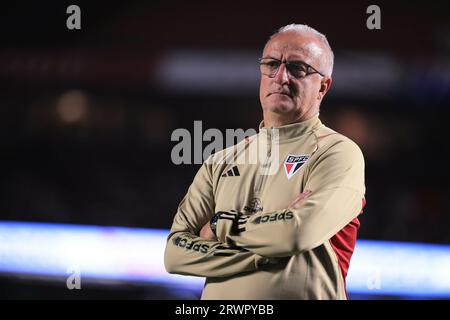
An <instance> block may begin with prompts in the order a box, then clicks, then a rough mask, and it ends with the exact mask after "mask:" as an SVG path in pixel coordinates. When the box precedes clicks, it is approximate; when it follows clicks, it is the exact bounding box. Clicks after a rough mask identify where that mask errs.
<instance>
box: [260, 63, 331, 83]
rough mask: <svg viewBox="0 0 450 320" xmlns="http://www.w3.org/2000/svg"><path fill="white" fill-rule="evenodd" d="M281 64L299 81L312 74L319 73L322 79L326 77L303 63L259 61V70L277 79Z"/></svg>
mask: <svg viewBox="0 0 450 320" xmlns="http://www.w3.org/2000/svg"><path fill="white" fill-rule="evenodd" d="M281 64H284V65H285V66H286V70H287V71H288V72H289V74H290V75H292V76H293V77H294V78H297V79H299V78H303V77H306V76H309V75H310V74H314V73H318V74H320V75H321V76H322V77H325V75H324V74H323V73H321V72H319V71H317V70H316V69H315V68H313V67H312V66H310V65H309V64H307V63H306V62H303V61H281V60H278V59H273V58H261V59H259V68H260V70H261V73H262V74H263V75H266V76H268V77H270V78H273V77H275V75H276V74H277V72H278V69H279V68H280V66H281Z"/></svg>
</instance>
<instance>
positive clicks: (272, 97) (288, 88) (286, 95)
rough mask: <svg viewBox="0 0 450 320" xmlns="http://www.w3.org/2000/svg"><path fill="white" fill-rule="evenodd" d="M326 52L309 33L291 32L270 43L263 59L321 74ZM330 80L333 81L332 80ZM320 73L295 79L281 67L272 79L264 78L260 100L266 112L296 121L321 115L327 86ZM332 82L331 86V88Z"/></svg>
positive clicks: (283, 66)
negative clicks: (301, 64)
mask: <svg viewBox="0 0 450 320" xmlns="http://www.w3.org/2000/svg"><path fill="white" fill-rule="evenodd" d="M323 50H325V49H323V48H322V46H321V44H320V42H319V40H318V39H316V38H315V37H314V36H313V35H310V34H307V33H297V32H293V31H288V32H284V33H280V34H277V35H276V36H275V37H274V38H272V40H270V41H269V43H267V45H266V47H265V49H264V52H263V56H262V58H263V59H265V58H273V59H277V60H281V61H302V62H305V63H307V64H309V65H310V66H312V67H313V68H315V69H317V70H318V71H320V72H323V70H321V65H322V64H321V63H320V62H321V57H322V55H323ZM328 79H329V78H328ZM326 80H327V78H325V79H324V78H323V77H322V76H321V75H319V74H318V73H314V74H310V75H306V76H304V77H300V78H295V77H294V76H292V75H291V74H289V73H288V72H287V70H286V65H285V64H281V65H280V67H279V69H278V72H277V73H276V74H275V76H273V77H272V78H271V77H269V76H267V75H263V74H261V83H260V90H259V98H260V100H261V105H262V108H263V110H264V112H273V113H278V114H289V115H290V116H291V117H293V118H295V119H296V120H304V119H308V118H310V117H312V116H313V115H315V114H316V113H317V112H319V106H320V101H321V100H322V98H323V96H324V94H325V92H326V89H328V86H326V89H325V90H324V88H323V87H322V85H321V84H322V82H323V81H324V82H326ZM330 83H331V81H329V82H328V85H329V84H330Z"/></svg>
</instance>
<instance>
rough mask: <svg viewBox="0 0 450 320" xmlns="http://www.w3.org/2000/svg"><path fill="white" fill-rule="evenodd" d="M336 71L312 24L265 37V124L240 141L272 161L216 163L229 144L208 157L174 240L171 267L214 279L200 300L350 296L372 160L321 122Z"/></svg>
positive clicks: (168, 255)
mask: <svg viewBox="0 0 450 320" xmlns="http://www.w3.org/2000/svg"><path fill="white" fill-rule="evenodd" d="M332 69H333V52H332V50H331V48H330V46H329V44H328V41H327V39H326V37H325V36H324V35H322V34H321V33H319V32H318V31H316V30H314V29H313V28H310V27H308V26H305V25H295V24H293V25H288V26H285V27H282V28H281V29H279V30H278V32H277V33H275V34H274V35H273V36H272V37H271V38H270V39H269V41H268V42H267V44H266V46H265V48H264V51H263V56H262V58H261V59H260V70H261V83H260V100H261V105H262V108H263V121H262V122H261V124H260V127H259V133H258V134H257V135H255V136H253V137H251V138H250V139H247V140H245V141H242V142H241V143H239V144H238V146H239V147H241V149H244V150H245V151H248V152H252V151H250V150H252V148H251V146H252V145H255V144H262V145H267V146H268V148H267V150H266V157H265V158H264V157H263V159H259V160H258V165H254V164H246V163H240V162H236V161H235V162H233V161H232V162H231V163H230V162H229V161H228V162H223V161H215V160H217V159H218V158H220V156H223V155H224V154H225V153H226V152H227V149H225V150H223V151H222V152H219V153H218V154H215V155H213V156H212V157H210V159H208V161H205V163H204V164H203V166H202V167H201V168H200V170H199V171H198V173H197V175H196V176H195V178H194V181H193V183H192V185H191V186H190V188H189V190H188V192H187V194H186V196H185V197H184V199H183V200H182V201H181V203H180V205H179V207H178V211H177V213H176V215H175V218H174V222H173V225H172V228H171V232H170V234H169V237H168V242H167V246H166V252H165V265H166V269H167V270H168V272H170V273H177V274H183V275H194V276H201V277H206V278H207V279H206V282H205V287H204V290H203V294H202V299H346V298H347V293H346V287H345V277H346V274H347V270H348V268H349V263H350V258H351V256H352V253H353V249H354V246H355V241H356V235H357V230H358V228H359V221H358V218H357V217H358V215H359V214H360V213H361V211H362V208H363V207H364V193H365V186H364V158H363V155H362V153H361V151H360V149H359V148H358V146H357V145H356V144H355V143H353V142H352V141H351V140H350V139H348V138H346V137H344V136H343V135H341V134H339V133H336V132H335V131H333V130H331V129H329V128H327V127H326V126H325V125H323V124H322V123H321V121H320V120H319V108H320V103H321V101H322V99H323V98H324V96H325V94H326V93H327V91H328V90H329V88H330V85H331V82H332V80H331V74H332ZM274 145H275V146H276V147H277V148H276V150H277V152H273V149H272V146H274ZM232 154H234V155H235V157H237V155H238V154H239V152H237V153H236V152H235V153H232ZM234 160H236V159H234ZM268 168H269V169H271V170H269V169H268ZM268 170H269V171H271V173H270V174H269V173H268V172H269V171H268Z"/></svg>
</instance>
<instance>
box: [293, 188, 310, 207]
mask: <svg viewBox="0 0 450 320" xmlns="http://www.w3.org/2000/svg"><path fill="white" fill-rule="evenodd" d="M311 192H312V191H311V190H305V191H303V192H302V193H300V194H299V195H298V196H297V197H296V198H295V199H294V200H293V201H292V202H291V204H290V205H289V207H288V209H298V208H299V207H300V206H301V205H302V204H303V202H305V200H306V198H308V196H309V195H310V194H311Z"/></svg>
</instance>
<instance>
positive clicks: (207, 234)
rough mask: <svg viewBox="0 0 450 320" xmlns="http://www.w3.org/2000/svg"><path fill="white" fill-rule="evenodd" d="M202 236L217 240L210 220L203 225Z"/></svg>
mask: <svg viewBox="0 0 450 320" xmlns="http://www.w3.org/2000/svg"><path fill="white" fill-rule="evenodd" d="M200 238H203V239H206V240H217V238H216V235H215V234H214V233H213V231H212V230H211V225H210V223H209V222H208V223H207V224H205V225H204V226H203V227H202V230H200Z"/></svg>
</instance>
